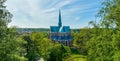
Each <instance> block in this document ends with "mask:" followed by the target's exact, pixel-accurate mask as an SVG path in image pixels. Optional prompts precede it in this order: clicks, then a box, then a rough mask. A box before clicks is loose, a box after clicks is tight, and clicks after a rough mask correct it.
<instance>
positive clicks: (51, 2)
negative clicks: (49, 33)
mask: <svg viewBox="0 0 120 61" xmlns="http://www.w3.org/2000/svg"><path fill="white" fill-rule="evenodd" d="M101 2H103V0H7V2H6V5H7V9H8V10H9V11H10V12H11V13H12V14H13V18H12V22H11V23H9V25H8V26H9V27H11V26H17V27H19V28H49V27H50V26H56V25H57V24H58V15H59V9H60V10H61V14H62V23H63V25H65V26H70V27H71V28H84V27H86V26H88V22H89V21H91V20H95V15H97V13H98V11H99V9H100V8H101Z"/></svg>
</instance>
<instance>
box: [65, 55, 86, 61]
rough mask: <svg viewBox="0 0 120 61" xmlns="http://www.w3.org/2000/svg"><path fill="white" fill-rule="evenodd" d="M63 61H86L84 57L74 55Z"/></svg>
mask: <svg viewBox="0 0 120 61" xmlns="http://www.w3.org/2000/svg"><path fill="white" fill-rule="evenodd" d="M64 61H87V59H86V56H83V55H76V54H74V55H71V56H70V57H68V58H66V59H65V60H64Z"/></svg>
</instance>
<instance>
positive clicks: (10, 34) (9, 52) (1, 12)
mask: <svg viewBox="0 0 120 61" xmlns="http://www.w3.org/2000/svg"><path fill="white" fill-rule="evenodd" d="M5 2H6V0H0V60H1V61H21V60H22V61H26V59H25V58H24V57H23V56H22V55H20V53H19V51H20V50H21V49H20V42H19V41H20V40H19V39H18V38H17V35H18V33H17V30H16V28H15V27H12V28H8V27H7V25H8V23H10V22H11V18H12V14H11V13H10V12H9V11H8V10H7V9H6V6H5V5H4V3H5Z"/></svg>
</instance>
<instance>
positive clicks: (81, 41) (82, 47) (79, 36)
mask: <svg viewBox="0 0 120 61" xmlns="http://www.w3.org/2000/svg"><path fill="white" fill-rule="evenodd" d="M91 30H92V29H90V28H84V29H80V32H79V33H76V34H75V35H74V36H73V39H74V40H73V46H74V47H76V48H77V49H78V51H79V53H81V54H87V48H86V42H87V41H88V40H89V39H90V38H91Z"/></svg>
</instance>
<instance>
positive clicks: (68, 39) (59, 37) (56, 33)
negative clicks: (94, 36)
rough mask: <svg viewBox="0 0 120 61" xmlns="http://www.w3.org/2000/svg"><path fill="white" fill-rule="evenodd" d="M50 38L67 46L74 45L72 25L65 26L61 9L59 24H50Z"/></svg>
mask: <svg viewBox="0 0 120 61" xmlns="http://www.w3.org/2000/svg"><path fill="white" fill-rule="evenodd" d="M50 39H51V40H52V41H53V42H59V43H61V44H64V45H66V46H71V45H72V35H71V29H70V26H63V25H62V21H61V11H60V10H59V21H58V26H50Z"/></svg>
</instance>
